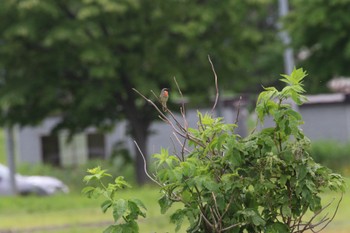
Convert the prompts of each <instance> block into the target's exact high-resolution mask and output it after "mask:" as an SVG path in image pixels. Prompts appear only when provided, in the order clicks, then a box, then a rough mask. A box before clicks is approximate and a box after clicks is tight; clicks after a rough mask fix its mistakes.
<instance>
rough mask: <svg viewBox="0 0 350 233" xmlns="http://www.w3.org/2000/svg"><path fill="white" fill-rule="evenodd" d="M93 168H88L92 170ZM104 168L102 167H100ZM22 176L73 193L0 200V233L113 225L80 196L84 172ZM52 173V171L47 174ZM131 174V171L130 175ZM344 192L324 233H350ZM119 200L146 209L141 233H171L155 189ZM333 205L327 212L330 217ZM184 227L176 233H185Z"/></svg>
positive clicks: (348, 197)
mask: <svg viewBox="0 0 350 233" xmlns="http://www.w3.org/2000/svg"><path fill="white" fill-rule="evenodd" d="M4 152H5V147H4V134H3V131H2V130H0V163H4V162H5V161H6V159H5V155H4V154H5V153H4ZM95 165H96V164H90V165H88V166H89V167H94V166H95ZM102 166H103V167H104V165H102ZM24 169H25V171H26V172H25V173H24V174H46V175H53V176H56V177H59V178H60V179H63V180H64V181H65V182H66V183H68V184H69V185H70V188H71V190H72V192H71V193H70V194H67V195H56V196H50V197H37V196H28V197H0V233H2V232H11V233H24V232H33V233H47V232H54V233H80V232H89V233H100V232H102V231H103V229H105V228H106V227H107V226H108V225H109V224H110V223H111V221H112V214H111V213H110V212H107V213H106V214H103V213H102V212H101V210H100V207H99V206H100V204H101V200H94V199H88V198H86V197H84V196H82V195H81V194H80V190H81V187H82V186H83V184H82V181H81V180H82V176H83V174H84V173H85V168H78V169H75V170H70V171H68V170H67V171H66V170H61V171H60V170H57V171H56V170H55V171H54V170H53V169H51V168H49V167H39V168H37V167H35V166H34V167H33V166H30V167H25V168H24ZM50 169H51V170H50ZM129 172H130V171H129ZM346 181H347V192H346V193H345V195H344V198H343V201H342V203H341V205H340V207H339V210H338V214H337V216H336V217H335V219H334V220H333V222H332V223H331V224H330V225H329V226H328V227H327V228H326V230H324V231H323V232H325V233H348V232H350V218H349V216H350V208H349V206H350V178H348V179H347V180H346ZM120 196H121V197H124V198H129V197H135V198H138V199H141V200H142V201H143V203H145V205H146V207H147V209H148V210H147V218H146V219H140V221H139V226H140V232H141V233H155V232H156V233H166V232H169V233H172V232H175V230H174V229H175V226H174V225H172V224H170V223H169V215H170V213H171V209H170V210H169V213H168V214H167V215H165V216H164V215H161V214H160V208H159V206H158V203H157V201H158V198H159V196H160V193H159V191H158V188H157V187H153V186H146V187H142V188H134V189H131V190H127V191H123V192H121V193H120ZM335 197H336V198H338V197H337V196H334V193H326V194H324V195H323V200H324V203H325V204H326V203H328V202H330V201H331V200H332V199H333V198H335ZM335 206H336V202H334V203H333V205H332V206H331V207H330V208H329V210H328V211H326V212H329V214H330V215H331V214H332V213H333V210H334V209H335ZM185 229H186V226H184V227H183V228H182V229H181V230H180V231H179V232H180V233H182V232H183V233H184V232H185Z"/></svg>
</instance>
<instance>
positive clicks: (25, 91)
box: [0, 0, 278, 130]
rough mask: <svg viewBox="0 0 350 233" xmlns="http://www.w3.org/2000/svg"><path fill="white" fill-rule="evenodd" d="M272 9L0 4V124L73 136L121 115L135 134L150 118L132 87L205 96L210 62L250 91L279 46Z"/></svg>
mask: <svg viewBox="0 0 350 233" xmlns="http://www.w3.org/2000/svg"><path fill="white" fill-rule="evenodd" d="M270 8H271V3H270V1H234V2H232V1H227V0H225V1H177V0H175V1H174V0H122V1H120V0H105V1H100V0H63V1H55V0H47V1H33V0H21V1H17V0H10V1H4V2H2V4H1V6H0V70H1V73H0V75H1V76H0V78H1V82H0V99H1V102H0V104H1V106H2V109H6V111H3V112H2V114H1V117H0V123H1V124H5V123H10V124H16V123H19V124H21V125H28V124H36V123H39V122H40V121H41V120H42V119H44V118H45V117H47V116H48V115H51V114H57V113H59V114H61V116H62V127H65V128H68V129H71V130H74V129H77V130H79V129H83V128H86V127H88V126H91V125H95V126H96V125H97V126H101V127H103V126H105V125H109V123H111V122H112V123H113V121H115V120H116V119H117V118H122V117H124V116H126V117H127V118H128V119H129V120H131V121H133V122H142V123H143V124H139V125H137V126H136V125H134V126H133V127H134V128H141V127H142V125H149V121H151V120H153V119H154V118H155V116H154V115H155V114H152V113H153V112H152V111H147V110H149V108H147V106H148V105H147V104H141V103H139V102H137V101H136V96H135V95H134V93H133V92H132V91H131V88H132V87H137V88H138V89H139V90H140V91H142V92H148V91H149V90H150V89H153V90H160V89H161V88H163V87H164V86H166V87H168V86H169V83H170V81H169V80H171V77H172V76H176V77H177V79H178V80H179V81H180V82H181V83H183V84H184V85H183V90H184V91H185V90H188V91H187V93H188V94H189V95H192V96H194V97H196V99H203V98H206V97H208V95H207V90H208V89H210V88H209V87H210V80H211V79H209V78H208V79H207V78H205V77H207V76H208V71H209V67H208V62H207V60H206V58H207V54H210V55H211V56H212V58H213V60H215V63H216V64H217V66H218V67H219V68H220V73H221V74H223V76H225V77H228V78H227V79H226V80H224V79H223V80H222V82H228V83H233V84H234V85H231V86H233V87H235V89H236V90H241V89H242V88H244V87H249V86H250V84H251V83H252V82H253V80H250V81H252V82H250V81H249V82H248V80H249V79H244V78H247V77H252V76H253V75H252V73H254V72H260V71H261V70H257V69H258V67H262V66H263V65H260V63H264V64H266V63H268V64H271V63H272V62H266V60H269V59H267V57H268V56H267V52H266V51H267V50H266V47H264V46H263V45H270V43H271V41H276V37H275V36H274V34H273V33H274V32H275V28H274V25H273V23H271V22H270V23H268V22H267V18H268V13H269V9H270ZM242 27H244V30H241V29H242ZM263 48H265V49H263ZM258 51H259V52H258ZM260 51H261V52H260ZM257 53H259V54H264V56H261V57H260V56H257ZM269 53H270V54H271V52H269ZM258 57H260V58H261V61H260V60H259V59H256V58H258ZM258 60H259V61H258ZM252 62H254V63H255V65H254V66H251V63H252ZM252 67H257V69H252ZM264 67H266V66H264ZM273 67H278V66H276V63H274V66H273ZM264 69H265V70H268V69H266V68H264ZM272 70H273V69H271V72H272ZM169 75H170V76H169ZM234 77H236V78H234ZM138 113H142V114H138ZM143 113H145V114H143ZM134 118H137V119H134ZM135 124H136V123H135Z"/></svg>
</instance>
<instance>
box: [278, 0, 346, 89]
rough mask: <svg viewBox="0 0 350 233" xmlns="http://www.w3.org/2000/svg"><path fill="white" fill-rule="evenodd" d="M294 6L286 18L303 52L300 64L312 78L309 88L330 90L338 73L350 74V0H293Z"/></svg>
mask: <svg viewBox="0 0 350 233" xmlns="http://www.w3.org/2000/svg"><path fill="white" fill-rule="evenodd" d="M292 3H293V5H292V6H293V9H292V11H291V13H290V15H289V16H288V18H287V20H286V24H285V25H286V27H287V28H288V29H289V31H290V35H291V37H292V41H293V47H294V48H295V49H296V51H297V53H300V52H301V51H302V53H300V55H303V59H302V60H301V61H299V64H300V65H301V66H303V67H304V68H305V69H306V70H308V72H309V74H310V76H312V78H310V79H308V80H306V86H307V87H306V89H308V90H310V91H312V92H323V91H326V90H327V85H326V84H327V81H328V80H330V79H331V78H333V77H334V76H350V67H349V63H350V31H349V28H350V14H349V11H350V1H349V0H335V1H327V0H310V1H302V0H295V1H292Z"/></svg>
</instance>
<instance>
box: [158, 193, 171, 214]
mask: <svg viewBox="0 0 350 233" xmlns="http://www.w3.org/2000/svg"><path fill="white" fill-rule="evenodd" d="M158 204H159V206H160V213H161V214H165V213H166V212H167V210H168V209H169V208H170V207H171V205H172V204H173V202H172V201H170V200H169V198H167V196H166V195H163V196H162V197H161V198H160V199H159V200H158Z"/></svg>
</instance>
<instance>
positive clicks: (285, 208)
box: [282, 204, 292, 217]
mask: <svg viewBox="0 0 350 233" xmlns="http://www.w3.org/2000/svg"><path fill="white" fill-rule="evenodd" d="M282 214H283V216H284V217H292V210H291V209H290V207H289V206H288V205H287V204H285V205H283V206H282Z"/></svg>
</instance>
